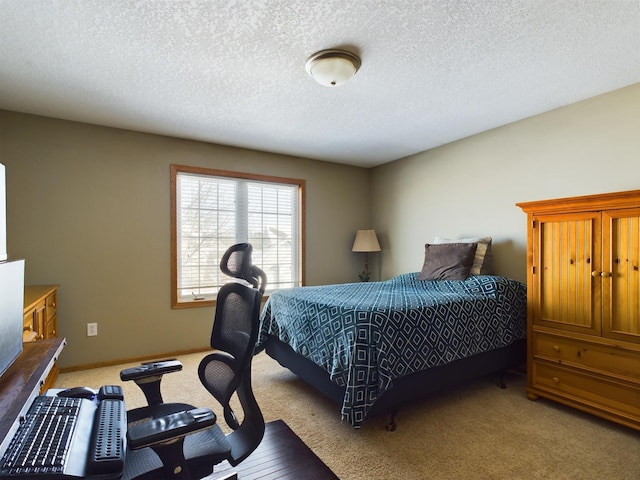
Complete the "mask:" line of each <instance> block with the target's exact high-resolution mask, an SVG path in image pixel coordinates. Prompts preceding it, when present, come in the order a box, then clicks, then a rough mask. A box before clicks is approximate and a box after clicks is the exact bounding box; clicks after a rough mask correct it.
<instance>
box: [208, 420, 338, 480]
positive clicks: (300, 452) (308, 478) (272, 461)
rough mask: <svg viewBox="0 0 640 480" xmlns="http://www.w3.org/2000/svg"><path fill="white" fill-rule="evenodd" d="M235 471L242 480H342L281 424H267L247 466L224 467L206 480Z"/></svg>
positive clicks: (224, 464)
mask: <svg viewBox="0 0 640 480" xmlns="http://www.w3.org/2000/svg"><path fill="white" fill-rule="evenodd" d="M234 471H235V472H237V473H238V479H239V480H276V479H278V480H339V479H338V477H337V476H336V475H335V474H334V473H333V472H332V471H331V470H330V469H329V467H327V466H326V465H325V464H324V463H323V462H322V460H320V459H319V458H318V457H317V456H316V454H315V453H313V452H312V451H311V449H310V448H309V447H307V446H306V445H305V444H304V442H303V441H302V440H300V438H299V437H298V436H297V435H296V434H295V433H294V432H293V431H292V430H291V429H290V428H289V426H288V425H287V424H286V423H284V422H283V421H282V420H276V421H275V422H269V423H268V424H267V427H266V430H265V433H264V438H263V440H262V443H261V444H260V446H259V447H258V448H257V449H256V451H255V452H253V453H252V454H251V455H250V456H249V458H247V459H246V460H245V461H244V462H242V463H241V464H240V465H238V466H237V467H232V466H231V465H229V464H228V463H226V462H225V463H221V464H220V465H217V466H216V468H215V470H214V473H213V475H210V476H209V477H207V479H209V480H215V479H219V478H224V477H225V476H226V475H228V474H229V473H231V472H234Z"/></svg>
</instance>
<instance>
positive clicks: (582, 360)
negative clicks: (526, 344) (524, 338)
mask: <svg viewBox="0 0 640 480" xmlns="http://www.w3.org/2000/svg"><path fill="white" fill-rule="evenodd" d="M533 355H534V358H544V359H545V360H548V361H552V362H557V363H559V364H563V365H569V366H576V367H585V368H589V369H593V370H599V371H601V372H602V373H605V374H611V373H612V374H615V375H619V376H621V377H628V378H629V379H630V380H635V381H638V382H640V366H639V364H638V352H637V351H633V350H627V349H625V348H621V347H614V346H608V345H600V344H597V343H588V342H585V341H584V340H577V339H572V338H568V337H563V336H560V335H551V334H546V333H541V332H534V334H533Z"/></svg>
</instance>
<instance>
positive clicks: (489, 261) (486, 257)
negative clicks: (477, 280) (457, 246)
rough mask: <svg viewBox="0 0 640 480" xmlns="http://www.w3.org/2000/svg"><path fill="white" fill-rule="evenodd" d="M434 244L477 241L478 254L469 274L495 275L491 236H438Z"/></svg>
mask: <svg viewBox="0 0 640 480" xmlns="http://www.w3.org/2000/svg"><path fill="white" fill-rule="evenodd" d="M433 243H434V244H440V243H477V244H478V247H477V248H476V256H475V258H474V259H473V265H472V266H471V271H470V272H469V275H493V252H492V251H491V237H469V238H456V239H454V238H442V237H436V238H435V239H434V240H433Z"/></svg>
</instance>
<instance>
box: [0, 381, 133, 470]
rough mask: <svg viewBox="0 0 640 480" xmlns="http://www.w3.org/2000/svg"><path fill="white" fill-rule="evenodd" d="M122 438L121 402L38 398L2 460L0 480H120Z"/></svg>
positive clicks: (124, 424) (114, 399) (123, 446)
mask: <svg viewBox="0 0 640 480" xmlns="http://www.w3.org/2000/svg"><path fill="white" fill-rule="evenodd" d="M101 392H102V390H101ZM125 436H126V410H125V407H124V401H122V400H121V399H118V398H102V399H101V400H96V401H94V400H89V399H85V398H65V397H58V396H47V395H42V396H38V397H36V398H35V400H34V401H33V404H32V405H31V407H30V408H29V411H28V412H27V414H26V416H25V418H24V421H22V422H21V424H20V426H19V427H18V430H17V431H16V433H15V434H14V436H13V439H12V440H11V442H10V443H9V446H8V448H7V450H6V452H5V454H4V456H3V457H2V459H1V460H0V479H8V478H13V479H21V480H36V479H47V480H58V479H60V480H65V479H73V478H92V477H96V478H98V477H99V478H101V479H111V478H114V479H115V478H119V477H120V476H121V474H122V471H123V467H124V454H125V452H124V449H125V443H124V438H125Z"/></svg>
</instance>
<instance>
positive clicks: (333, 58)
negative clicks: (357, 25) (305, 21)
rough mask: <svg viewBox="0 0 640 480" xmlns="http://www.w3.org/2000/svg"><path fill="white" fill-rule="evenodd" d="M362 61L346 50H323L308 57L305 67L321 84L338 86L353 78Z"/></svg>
mask: <svg viewBox="0 0 640 480" xmlns="http://www.w3.org/2000/svg"><path fill="white" fill-rule="evenodd" d="M360 63H361V62H360V58H358V56H357V55H354V54H353V53H351V52H347V51H346V50H336V49H331V50H321V51H319V52H316V53H314V54H313V55H311V56H310V57H309V58H308V59H307V63H306V65H305V69H306V70H307V73H308V74H309V75H311V76H312V77H313V78H314V79H315V80H316V81H317V82H318V83H319V84H320V85H324V86H325V87H337V86H339V85H342V84H343V83H347V82H348V81H349V80H351V77H353V76H354V75H355V74H356V72H357V71H358V69H359V68H360Z"/></svg>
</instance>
